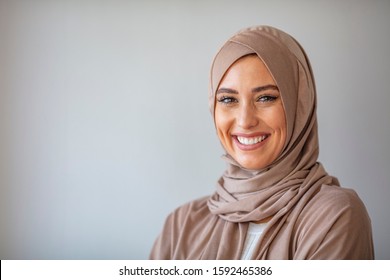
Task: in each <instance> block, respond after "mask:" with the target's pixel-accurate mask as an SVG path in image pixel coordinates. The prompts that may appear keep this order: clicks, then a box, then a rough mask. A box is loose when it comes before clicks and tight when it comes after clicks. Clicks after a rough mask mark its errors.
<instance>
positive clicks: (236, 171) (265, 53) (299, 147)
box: [150, 26, 374, 259]
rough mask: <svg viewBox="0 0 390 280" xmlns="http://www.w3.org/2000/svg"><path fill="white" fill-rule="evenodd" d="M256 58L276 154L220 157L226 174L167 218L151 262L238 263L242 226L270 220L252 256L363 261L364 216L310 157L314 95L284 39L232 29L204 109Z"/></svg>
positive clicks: (314, 142)
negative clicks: (238, 65) (271, 99)
mask: <svg viewBox="0 0 390 280" xmlns="http://www.w3.org/2000/svg"><path fill="white" fill-rule="evenodd" d="M248 54H256V55H257V56H258V57H259V58H260V59H262V60H263V62H264V64H265V65H266V66H267V67H268V70H269V71H270V73H271V75H272V76H273V78H274V80H275V82H276V85H277V86H278V89H279V92H280V94H281V98H282V102H283V106H284V110H285V114H286V121H287V138H286V143H285V146H284V148H283V150H282V152H281V154H280V155H279V157H278V158H277V159H276V160H275V161H274V162H273V163H272V164H271V165H270V166H267V167H266V168H264V169H262V170H247V169H244V168H243V167H241V166H240V165H239V164H238V163H237V162H236V161H235V160H234V159H233V158H232V157H230V156H229V155H225V156H224V159H225V160H226V162H227V165H228V166H227V169H226V171H225V173H224V174H223V175H222V177H221V178H220V180H219V181H218V184H217V189H216V192H215V193H214V194H213V195H212V196H211V197H208V198H205V199H201V200H197V201H194V202H192V203H189V204H187V205H185V206H182V207H181V208H179V209H178V210H176V211H175V212H174V213H173V214H172V215H170V216H169V217H168V219H167V221H166V224H165V226H164V229H163V232H162V233H161V235H160V237H159V238H158V240H157V241H156V243H155V246H154V247H153V250H152V252H151V255H150V257H151V258H152V259H239V258H240V255H241V251H242V246H243V243H244V241H245V236H246V230H247V228H248V222H256V221H261V220H263V219H265V218H270V217H272V218H271V220H270V221H269V222H268V226H267V228H266V229H265V230H264V233H263V236H262V238H261V239H260V241H259V244H258V248H257V252H258V253H257V256H256V257H255V259H345V258H347V259H371V258H373V257H374V255H373V245H372V235H371V225H370V219H369V217H368V214H367V211H366V210H365V208H364V205H363V203H362V202H361V201H360V199H359V198H358V197H357V195H356V194H355V193H354V192H353V191H351V190H347V189H343V188H340V187H339V186H338V185H339V183H338V180H337V179H336V178H335V177H332V176H329V175H328V174H327V173H326V171H325V169H324V168H323V166H322V165H321V164H320V163H318V162H317V159H318V133H317V116H316V91H315V83H314V78H313V74H312V70H311V66H310V63H309V60H308V59H307V56H306V54H305V52H304V50H303V49H302V48H301V47H300V45H299V44H298V43H297V42H296V41H295V40H294V39H293V38H292V37H291V36H290V35H288V34H286V33H284V32H282V31H280V30H278V29H276V28H272V27H268V26H258V27H253V28H248V29H244V30H242V31H240V32H239V33H237V34H236V35H234V36H233V37H232V38H231V39H229V40H228V41H227V42H226V43H225V44H224V45H223V46H222V48H221V49H220V51H219V52H218V53H217V55H216V57H215V58H214V61H213V64H212V68H211V80H210V94H209V104H210V111H211V113H212V115H214V106H215V93H216V90H217V89H218V85H219V83H220V81H221V79H222V78H223V75H224V73H225V72H226V71H227V70H228V69H229V67H230V66H231V65H232V64H233V63H234V62H235V61H236V60H238V59H239V58H241V57H243V56H245V55H248Z"/></svg>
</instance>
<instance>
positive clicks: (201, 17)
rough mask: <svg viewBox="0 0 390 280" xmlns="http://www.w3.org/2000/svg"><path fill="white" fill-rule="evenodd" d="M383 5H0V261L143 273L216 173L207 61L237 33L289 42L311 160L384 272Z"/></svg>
mask: <svg viewBox="0 0 390 280" xmlns="http://www.w3.org/2000/svg"><path fill="white" fill-rule="evenodd" d="M389 14H390V1H329V0H328V1H309V0H308V1H108V0H107V1H65V0H64V1H49V0H47V1H39V0H38V1H17V0H0V134H1V137H0V258H1V259H145V258H147V257H148V254H149V250H150V248H151V246H152V244H153V241H154V240H155V238H156V236H157V235H158V233H159V232H160V230H161V227H162V225H163V222H164V219H165V217H166V216H167V215H168V213H169V212H171V211H172V210H173V209H174V208H176V207H178V206H179V205H181V204H183V203H185V202H187V201H189V200H191V199H195V198H198V197H200V196H204V195H208V194H211V193H212V192H213V191H214V186H215V183H216V181H217V179H218V178H219V176H220V175H221V173H222V172H223V170H224V168H225V164H224V162H223V161H222V160H221V158H220V156H221V155H222V149H221V147H220V144H219V141H218V139H217V137H216V134H215V131H214V126H213V123H212V119H211V116H210V115H209V111H208V105H207V94H208V92H207V91H208V74H209V66H210V63H211V60H212V58H213V56H214V54H215V53H216V51H217V50H218V49H219V47H220V46H221V45H222V43H223V42H224V41H225V40H226V39H227V38H229V37H230V36H231V35H232V34H234V33H235V32H237V31H238V30H240V29H241V28H244V27H247V26H252V25H258V24H267V25H273V26H275V27H278V28H281V29H283V30H285V31H286V32H288V33H290V34H291V35H292V36H294V37H295V38H296V39H297V40H298V41H299V42H300V43H301V44H302V45H303V46H304V48H305V50H306V51H307V53H308V55H309V58H310V60H311V63H312V66H313V69H314V73H315V77H316V83H317V92H318V119H319V134H320V161H321V162H322V163H323V164H324V166H325V168H326V169H327V170H328V172H329V173H331V174H332V175H335V176H337V177H338V178H339V180H340V182H341V184H342V185H343V186H345V187H349V188H353V189H355V190H356V191H357V192H358V194H359V196H360V197H361V199H362V200H363V201H364V203H365V205H366V207H367V210H368V212H369V214H370V216H371V219H372V225H373V233H374V242H375V250H376V257H377V258H378V259H390V242H389V240H388V238H389V236H390V219H389V218H388V216H389V214H390V206H389V205H390V203H389V201H388V200H389V198H390V188H389V182H390V172H389V171H390V170H389V166H390V148H389V147H388V145H389V143H390V129H389V120H390V110H389V109H388V107H389V105H390V94H389V78H390V75H389V74H390V56H389V54H388V53H389V50H390V36H389V28H390V17H389Z"/></svg>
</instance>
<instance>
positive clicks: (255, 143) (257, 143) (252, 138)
mask: <svg viewBox="0 0 390 280" xmlns="http://www.w3.org/2000/svg"><path fill="white" fill-rule="evenodd" d="M269 136H270V134H268V133H253V134H241V133H239V134H234V135H232V138H233V141H234V142H235V144H236V145H237V146H238V148H240V149H241V150H243V151H251V150H255V149H258V148H260V147H261V146H263V145H264V143H265V142H266V141H267V139H268V137H269Z"/></svg>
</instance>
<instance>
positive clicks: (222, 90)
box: [217, 88, 238, 94]
mask: <svg viewBox="0 0 390 280" xmlns="http://www.w3.org/2000/svg"><path fill="white" fill-rule="evenodd" d="M220 93H232V94H238V91H237V90H234V89H231V88H219V89H218V90H217V94H220Z"/></svg>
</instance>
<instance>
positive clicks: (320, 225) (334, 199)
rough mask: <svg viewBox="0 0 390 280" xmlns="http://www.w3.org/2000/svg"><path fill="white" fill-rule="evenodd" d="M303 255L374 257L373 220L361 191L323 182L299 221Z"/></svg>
mask: <svg viewBox="0 0 390 280" xmlns="http://www.w3.org/2000/svg"><path fill="white" fill-rule="evenodd" d="M296 229H297V234H298V235H297V238H298V240H297V242H298V244H300V247H301V248H300V253H301V257H302V258H312V259H371V258H373V245H372V232H371V221H370V218H369V215H368V213H367V210H366V208H365V206H364V204H363V202H362V200H361V199H360V198H359V196H358V195H357V193H356V192H355V191H353V190H351V189H347V188H342V187H338V186H329V185H323V186H322V187H321V188H320V190H319V191H318V192H317V193H316V194H315V195H314V196H313V197H312V199H311V200H310V201H309V202H308V203H307V204H306V206H305V207H304V209H303V210H302V211H301V213H300V214H299V218H298V220H297V223H296Z"/></svg>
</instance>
